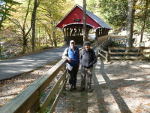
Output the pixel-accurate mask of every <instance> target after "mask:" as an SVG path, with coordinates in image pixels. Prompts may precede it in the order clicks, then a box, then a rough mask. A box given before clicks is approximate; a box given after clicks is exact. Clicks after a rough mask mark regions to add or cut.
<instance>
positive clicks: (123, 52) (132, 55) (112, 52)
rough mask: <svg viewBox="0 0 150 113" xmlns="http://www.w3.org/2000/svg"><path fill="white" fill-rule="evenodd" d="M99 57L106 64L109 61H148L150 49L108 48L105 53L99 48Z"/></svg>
mask: <svg viewBox="0 0 150 113" xmlns="http://www.w3.org/2000/svg"><path fill="white" fill-rule="evenodd" d="M98 51H99V53H98V54H99V56H100V57H102V58H104V59H105V60H106V61H107V62H109V61H110V60H129V59H132V60H140V59H141V60H149V59H150V47H108V51H105V50H104V49H103V48H101V46H99V50H98Z"/></svg>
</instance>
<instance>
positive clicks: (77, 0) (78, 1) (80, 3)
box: [75, 0, 83, 6]
mask: <svg viewBox="0 0 150 113" xmlns="http://www.w3.org/2000/svg"><path fill="white" fill-rule="evenodd" d="M75 3H76V4H78V5H80V6H83V0H75Z"/></svg>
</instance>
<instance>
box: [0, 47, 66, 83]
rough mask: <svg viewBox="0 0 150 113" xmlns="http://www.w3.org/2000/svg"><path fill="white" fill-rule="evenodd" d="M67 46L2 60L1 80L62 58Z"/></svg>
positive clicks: (0, 64) (0, 68)
mask: <svg viewBox="0 0 150 113" xmlns="http://www.w3.org/2000/svg"><path fill="white" fill-rule="evenodd" d="M65 48H66V46H63V47H59V48H55V49H50V50H46V51H43V52H39V53H35V54H30V55H27V56H22V57H17V58H13V59H8V60H3V61H0V80H4V79H8V78H11V77H14V76H16V75H19V74H22V73H25V72H29V71H32V70H33V69H36V68H38V67H42V66H44V65H46V64H48V63H51V62H53V61H55V60H58V59H61V56H62V53H63V51H64V49H65Z"/></svg>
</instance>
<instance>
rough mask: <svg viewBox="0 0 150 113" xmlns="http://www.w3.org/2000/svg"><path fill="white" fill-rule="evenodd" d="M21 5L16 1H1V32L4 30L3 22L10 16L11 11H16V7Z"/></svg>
mask: <svg viewBox="0 0 150 113" xmlns="http://www.w3.org/2000/svg"><path fill="white" fill-rule="evenodd" d="M17 4H19V3H18V2H15V1H14V0H1V1H0V30H1V29H2V26H3V22H4V21H5V20H6V19H7V18H8V17H9V16H10V12H11V11H15V9H14V8H13V6H14V5H17Z"/></svg>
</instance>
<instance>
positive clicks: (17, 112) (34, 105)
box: [0, 43, 97, 113]
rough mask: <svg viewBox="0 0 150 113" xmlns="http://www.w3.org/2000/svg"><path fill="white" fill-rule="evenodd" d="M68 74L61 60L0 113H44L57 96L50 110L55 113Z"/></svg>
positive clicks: (1, 109)
mask: <svg viewBox="0 0 150 113" xmlns="http://www.w3.org/2000/svg"><path fill="white" fill-rule="evenodd" d="M96 45H97V43H93V44H92V46H93V47H92V48H94V47H96ZM81 49H82V48H81ZM81 49H80V50H81ZM62 70H63V74H62V75H61V76H60V75H59V79H58V81H57V82H56V83H55V84H54V86H53V88H52V90H51V91H50V92H49V93H48V95H47V97H46V98H45V100H44V102H42V103H40V95H41V94H42V93H43V92H44V90H45V89H46V88H47V86H48V85H49V84H50V83H51V82H52V81H53V79H54V78H55V77H57V76H58V73H59V72H60V71H62ZM66 73H67V70H66V60H65V59H61V60H60V61H59V62H58V63H57V64H56V65H55V66H53V67H52V68H51V69H50V70H48V71H47V72H46V73H45V74H44V75H43V76H41V77H40V78H39V79H37V80H36V81H34V82H33V83H32V84H31V85H29V86H28V87H27V88H26V89H25V90H24V91H22V92H21V93H20V94H18V95H17V96H16V97H15V98H14V99H12V100H11V101H10V102H9V103H8V104H6V105H4V106H3V107H2V108H0V113H26V112H28V111H29V112H30V113H44V111H45V109H46V108H47V106H48V105H49V103H50V101H51V100H52V99H53V97H54V96H56V98H55V100H54V101H53V103H52V107H51V109H50V113H53V112H54V110H55V107H56V105H57V102H58V101H59V98H60V95H61V93H62V91H63V90H64V88H65V86H66V82H67V76H66Z"/></svg>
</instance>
